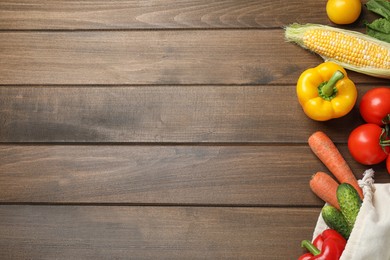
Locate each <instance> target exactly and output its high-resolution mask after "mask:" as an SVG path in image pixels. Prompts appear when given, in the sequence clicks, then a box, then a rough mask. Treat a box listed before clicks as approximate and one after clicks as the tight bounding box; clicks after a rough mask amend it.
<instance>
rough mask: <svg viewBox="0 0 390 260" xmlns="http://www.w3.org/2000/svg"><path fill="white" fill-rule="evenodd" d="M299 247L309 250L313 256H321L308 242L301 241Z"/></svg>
mask: <svg viewBox="0 0 390 260" xmlns="http://www.w3.org/2000/svg"><path fill="white" fill-rule="evenodd" d="M301 246H302V247H304V248H306V249H307V250H309V252H310V253H312V254H313V255H314V256H316V255H319V254H321V251H320V250H319V249H318V248H317V247H316V246H315V245H313V243H312V242H310V241H309V240H303V241H302V242H301Z"/></svg>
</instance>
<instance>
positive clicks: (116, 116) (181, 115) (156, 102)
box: [0, 86, 371, 143]
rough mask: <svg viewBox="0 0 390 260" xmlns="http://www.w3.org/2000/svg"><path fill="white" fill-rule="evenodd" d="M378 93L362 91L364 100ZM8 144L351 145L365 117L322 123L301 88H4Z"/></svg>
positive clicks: (0, 117) (1, 110) (0, 132)
mask: <svg viewBox="0 0 390 260" xmlns="http://www.w3.org/2000/svg"><path fill="white" fill-rule="evenodd" d="M369 88H371V86H359V92H360V96H361V95H362V94H363V93H365V91H367V90H368V89H369ZM0 122H2V127H1V128H0V141H1V142H148V143H153V142H159V143H161V142H163V143H177V142H179V143H190V142H203V143H215V142H223V143H225V142H226V143H243V142H244V143H306V141H307V138H308V136H309V135H310V134H311V133H312V132H314V131H315V130H317V129H318V128H319V127H322V128H323V130H324V131H326V132H327V134H328V135H329V136H330V137H331V138H332V139H333V140H334V141H335V142H346V140H347V137H348V134H349V132H350V131H351V130H352V129H353V128H354V127H356V126H357V125H359V124H361V123H362V120H361V119H359V112H358V109H357V108H355V109H354V110H353V111H352V112H351V113H350V115H348V116H346V117H343V118H342V119H336V120H333V121H329V122H324V123H319V122H315V121H313V120H311V119H309V118H307V117H306V115H305V114H304V113H303V111H302V108H301V107H300V105H299V104H298V101H297V98H296V94H295V86H240V87H238V86H235V87H230V86H219V87H213V86H154V87H152V86H144V87H141V86H138V87H77V86H75V87H19V86H14V87H2V88H1V89H0Z"/></svg>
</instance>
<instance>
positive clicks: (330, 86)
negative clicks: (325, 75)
mask: <svg viewBox="0 0 390 260" xmlns="http://www.w3.org/2000/svg"><path fill="white" fill-rule="evenodd" d="M342 78H344V74H343V73H342V72H341V71H339V70H336V71H335V73H333V75H332V77H331V78H330V79H329V81H328V82H325V84H323V85H320V86H319V89H318V90H319V94H320V96H321V97H322V98H324V99H326V100H331V99H332V98H334V97H335V94H336V92H337V89H336V87H335V86H336V84H337V82H338V81H339V80H340V79H342Z"/></svg>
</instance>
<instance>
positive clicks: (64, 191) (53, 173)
mask: <svg viewBox="0 0 390 260" xmlns="http://www.w3.org/2000/svg"><path fill="white" fill-rule="evenodd" d="M339 147H340V151H341V152H342V154H343V155H344V157H345V158H346V159H347V160H348V161H351V162H352V160H351V156H350V155H349V152H348V150H347V147H346V146H345V145H341V146H339ZM0 158H2V160H1V161H0V202H7V203H12V202H17V203H125V204H141V205H143V204H153V205H154V204H169V205H194V204H198V205H247V206H267V205H274V206H321V205H322V204H323V202H322V201H321V200H320V199H318V198H317V197H316V196H315V195H314V194H313V193H312V192H311V191H310V189H309V185H308V182H309V180H310V177H311V175H312V174H314V173H315V172H317V171H325V172H328V170H327V169H326V168H325V166H324V165H323V164H322V163H321V162H320V161H319V160H318V159H317V158H316V157H315V156H314V154H313V153H312V152H311V151H310V148H308V147H307V145H306V146H279V145H277V146H215V145H213V146H140V145H131V146H125V145H119V146H112V145H94V146H90V145H86V146H85V145H64V146H61V145H55V146H53V145H39V146H34V145H2V146H0ZM351 168H352V169H353V171H354V172H355V174H356V177H357V178H362V173H363V172H364V170H365V169H366V167H365V166H363V165H359V164H357V163H351ZM374 169H375V171H376V172H377V173H376V180H375V181H376V182H386V181H387V180H388V176H387V174H386V171H385V167H384V165H380V166H375V167H374Z"/></svg>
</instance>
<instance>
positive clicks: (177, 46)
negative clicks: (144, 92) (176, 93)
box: [0, 29, 383, 85]
mask: <svg viewBox="0 0 390 260" xmlns="http://www.w3.org/2000/svg"><path fill="white" fill-rule="evenodd" d="M227 54H229V55H228V56H226V55H227ZM297 56H299V57H300V58H299V62H296V57H297ZM0 57H1V59H0V70H1V73H0V84H13V85H14V84H17V85H20V84H46V85H47V84H88V85H91V84H160V85H161V84H229V85H231V84H256V85H258V84H292V83H293V84H295V82H296V80H297V78H298V77H299V75H300V73H302V72H303V71H304V70H305V69H307V68H309V67H313V66H317V65H318V64H319V63H320V62H321V61H322V59H321V58H319V56H317V55H314V54H312V53H310V52H309V51H306V50H304V49H302V48H301V47H298V46H297V45H295V44H292V43H287V42H285V39H284V31H283V30H282V29H276V30H217V31H213V30H208V31H201V30H190V31H153V30H152V31H131V32H127V31H104V32H89V31H87V32H84V31H82V32H79V31H77V32H2V33H0ZM352 75H353V77H355V78H356V79H357V80H358V81H359V82H362V83H363V82H365V83H367V82H370V83H372V82H375V81H376V80H378V79H374V78H372V77H368V76H363V75H359V74H356V73H355V74H352ZM382 82H383V80H382Z"/></svg>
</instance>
